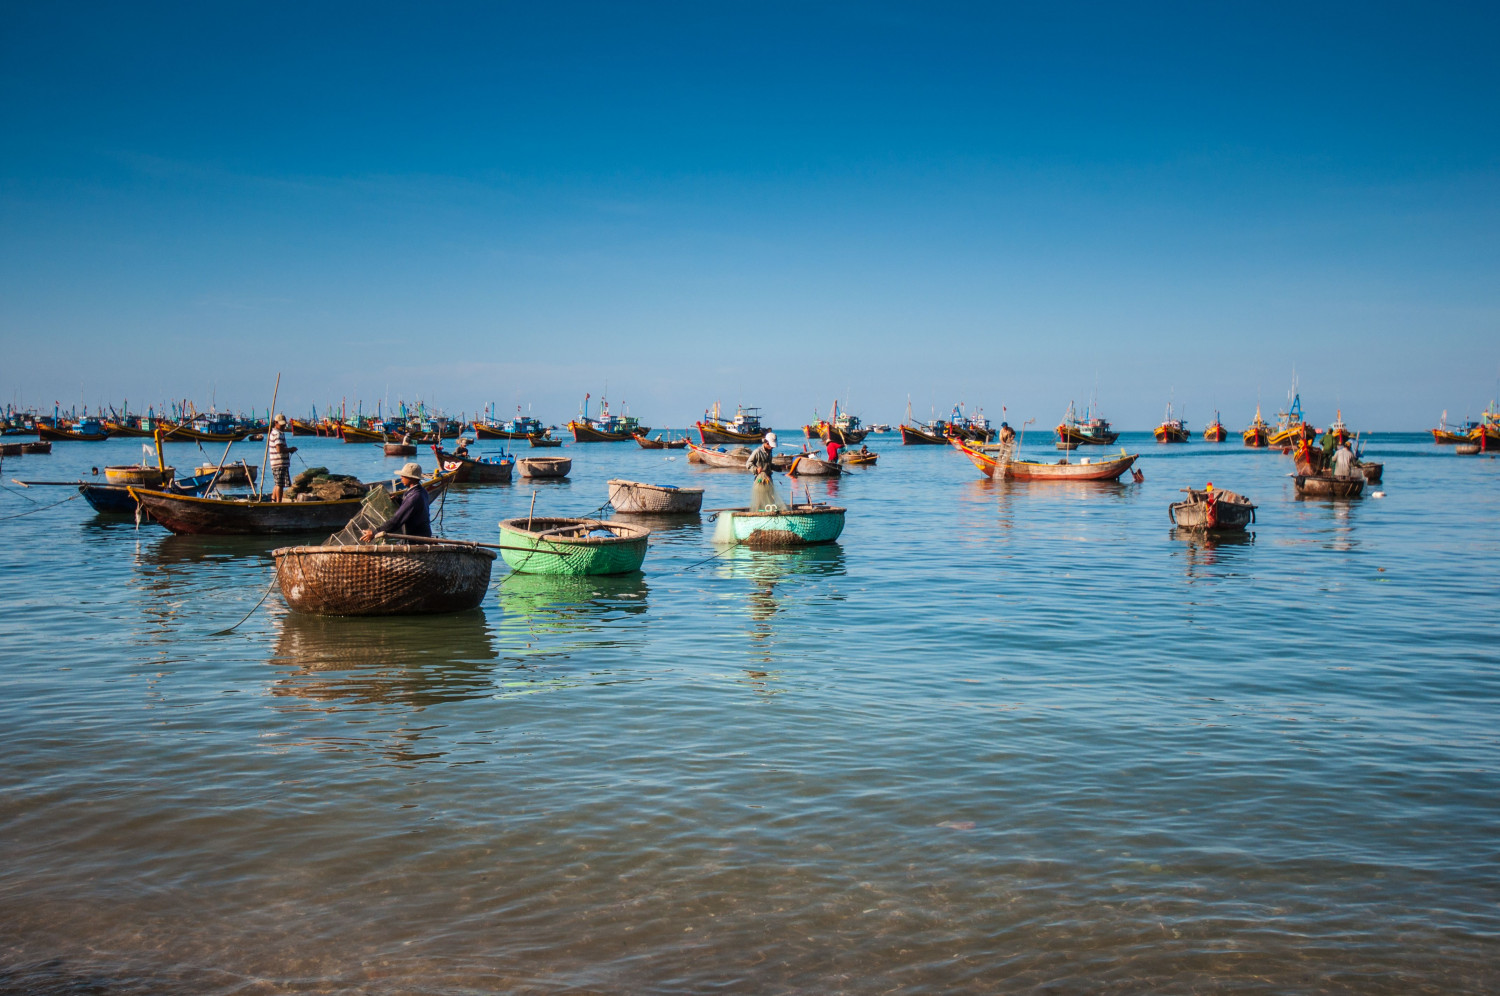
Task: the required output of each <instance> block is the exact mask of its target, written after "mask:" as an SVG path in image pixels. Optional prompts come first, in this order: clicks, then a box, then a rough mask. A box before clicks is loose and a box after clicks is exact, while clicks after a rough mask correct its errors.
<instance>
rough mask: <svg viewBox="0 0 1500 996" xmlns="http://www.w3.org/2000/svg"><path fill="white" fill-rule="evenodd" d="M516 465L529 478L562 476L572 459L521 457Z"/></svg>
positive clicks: (565, 473) (568, 469) (564, 475)
mask: <svg viewBox="0 0 1500 996" xmlns="http://www.w3.org/2000/svg"><path fill="white" fill-rule="evenodd" d="M517 465H518V466H519V467H520V470H521V476H522V477H530V478H552V479H555V478H563V477H567V476H568V472H569V471H571V470H572V469H573V461H572V459H570V458H569V457H522V458H521V459H520V460H519V461H517ZM507 563H509V561H507Z"/></svg>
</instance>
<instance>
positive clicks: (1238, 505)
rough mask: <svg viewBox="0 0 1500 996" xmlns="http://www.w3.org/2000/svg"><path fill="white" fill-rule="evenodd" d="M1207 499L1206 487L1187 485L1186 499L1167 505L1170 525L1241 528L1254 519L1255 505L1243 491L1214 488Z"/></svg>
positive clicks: (1178, 526) (1184, 527)
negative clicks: (1190, 486)
mask: <svg viewBox="0 0 1500 996" xmlns="http://www.w3.org/2000/svg"><path fill="white" fill-rule="evenodd" d="M1211 497H1212V501H1210V493H1209V492H1208V491H1207V490H1203V491H1199V490H1197V489H1196V488H1189V489H1188V500H1187V501H1182V502H1177V503H1176V504H1174V505H1172V506H1171V507H1170V508H1168V509H1167V515H1168V517H1170V518H1171V520H1172V525H1174V526H1176V527H1177V528H1178V529H1244V528H1245V527H1246V526H1248V525H1250V523H1252V522H1254V521H1255V506H1254V505H1252V504H1251V503H1250V499H1248V498H1246V497H1245V496H1244V495H1240V494H1235V493H1234V492H1233V491H1217V490H1216V491H1214V492H1213V493H1212V496H1211Z"/></svg>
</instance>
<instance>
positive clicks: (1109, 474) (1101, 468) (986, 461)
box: [953, 440, 1140, 481]
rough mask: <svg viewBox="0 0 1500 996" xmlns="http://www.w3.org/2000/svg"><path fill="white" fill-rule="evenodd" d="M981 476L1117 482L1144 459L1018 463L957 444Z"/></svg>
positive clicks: (1126, 456) (1123, 456) (1125, 455)
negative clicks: (1137, 462) (1136, 463)
mask: <svg viewBox="0 0 1500 996" xmlns="http://www.w3.org/2000/svg"><path fill="white" fill-rule="evenodd" d="M953 445H954V446H955V447H956V448H957V449H958V450H959V451H960V452H962V453H963V454H964V456H966V457H968V458H969V460H970V462H971V463H973V464H974V466H975V467H977V468H978V469H979V472H980V473H981V474H983V475H984V476H985V477H988V478H995V477H1003V478H1005V479H1006V480H1013V481H1115V480H1119V478H1120V475H1121V474H1124V473H1125V472H1126V471H1127V470H1129V469H1130V468H1131V465H1133V464H1134V463H1135V462H1136V460H1138V459H1139V458H1140V454H1139V453H1125V452H1124V451H1123V450H1122V451H1121V453H1120V455H1119V456H1118V457H1114V458H1111V459H1104V460H1095V459H1093V458H1091V457H1084V458H1083V459H1082V460H1079V461H1078V462H1077V463H1070V462H1069V461H1068V459H1067V457H1064V458H1063V459H1061V460H1059V461H1058V462H1057V463H1040V462H1038V461H1035V460H1016V459H1014V458H1013V456H1011V455H1010V454H1009V453H1006V452H1001V453H995V454H990V453H984V452H982V451H980V450H977V449H975V448H974V447H972V446H970V445H969V444H968V443H965V442H963V441H962V440H956V441H955V442H954V444H953Z"/></svg>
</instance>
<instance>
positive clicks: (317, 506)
mask: <svg viewBox="0 0 1500 996" xmlns="http://www.w3.org/2000/svg"><path fill="white" fill-rule="evenodd" d="M452 480H453V477H452V475H441V476H437V477H431V478H428V479H427V480H426V481H424V482H423V483H422V487H424V488H426V489H427V493H428V494H429V495H431V496H433V497H436V496H437V495H439V494H442V492H443V490H444V489H445V488H447V486H448V485H449V484H450V483H452ZM375 486H376V487H379V486H381V485H375ZM130 493H131V495H132V496H134V498H135V500H136V501H137V502H139V503H140V505H141V508H142V509H143V510H144V511H145V512H146V513H147V514H149V515H150V516H151V518H153V519H155V520H156V521H157V522H160V523H161V524H162V525H164V526H166V527H167V528H168V529H170V530H172V532H174V533H194V534H198V533H201V534H211V535H215V536H259V535H279V534H285V533H310V532H327V531H329V530H336V529H342V528H343V527H344V526H346V525H348V524H349V520H350V519H352V518H354V516H355V515H356V514H358V512H359V508H360V502H361V501H363V500H364V499H363V498H339V499H336V500H333V501H319V500H314V501H282V502H273V501H271V500H270V498H269V496H265V495H261V496H259V497H248V498H196V497H193V496H191V495H177V494H172V493H170V492H166V491H153V490H151V489H149V488H137V487H131V488H130ZM399 494H400V492H397V495H399Z"/></svg>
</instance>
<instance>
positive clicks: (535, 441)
mask: <svg viewBox="0 0 1500 996" xmlns="http://www.w3.org/2000/svg"><path fill="white" fill-rule="evenodd" d="M562 444H563V441H562V440H561V439H553V438H552V437H550V436H529V437H527V439H526V445H527V446H530V447H531V448H532V449H534V450H548V449H555V448H556V447H559V446H561V445H562Z"/></svg>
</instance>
